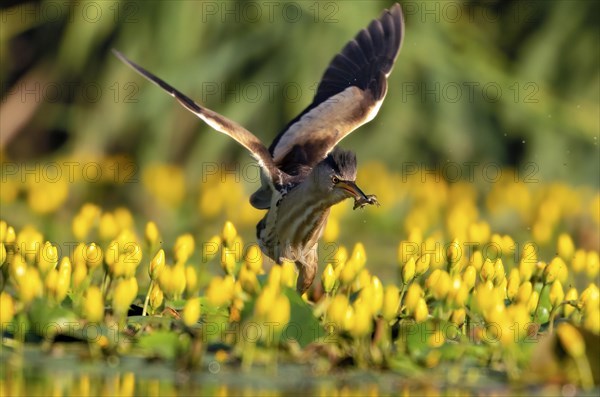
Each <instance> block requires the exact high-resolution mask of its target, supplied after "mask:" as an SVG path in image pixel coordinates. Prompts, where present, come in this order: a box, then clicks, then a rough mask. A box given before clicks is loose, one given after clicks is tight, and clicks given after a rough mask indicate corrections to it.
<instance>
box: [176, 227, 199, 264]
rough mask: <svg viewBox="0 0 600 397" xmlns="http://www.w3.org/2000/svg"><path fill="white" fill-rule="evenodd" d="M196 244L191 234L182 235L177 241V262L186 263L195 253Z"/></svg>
mask: <svg viewBox="0 0 600 397" xmlns="http://www.w3.org/2000/svg"><path fill="white" fill-rule="evenodd" d="M195 247H196V244H195V242H194V237H193V236H192V235H191V234H190V233H186V234H182V235H181V236H179V237H177V239H176V240H175V248H174V252H175V262H176V263H185V262H186V261H187V260H188V259H189V258H190V256H192V254H193V253H194V249H195Z"/></svg>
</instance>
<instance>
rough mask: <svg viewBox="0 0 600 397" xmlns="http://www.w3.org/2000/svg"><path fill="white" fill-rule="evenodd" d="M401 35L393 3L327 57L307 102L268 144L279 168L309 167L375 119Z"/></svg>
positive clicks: (400, 21) (399, 14)
mask: <svg viewBox="0 0 600 397" xmlns="http://www.w3.org/2000/svg"><path fill="white" fill-rule="evenodd" d="M403 36H404V21H403V16H402V10H401V8H400V5H399V4H395V5H394V6H393V7H391V8H390V9H389V10H385V11H384V12H383V14H382V15H381V17H380V18H379V19H375V20H373V21H372V22H371V23H370V24H369V26H368V27H367V28H366V29H362V30H361V31H360V32H358V34H357V35H356V37H355V38H354V39H353V40H352V41H350V42H349V43H348V44H346V46H345V47H344V48H343V50H342V51H341V52H340V53H339V54H338V55H336V56H335V57H334V58H333V60H332V61H331V63H330V64H329V67H328V68H327V70H326V71H325V74H324V75H323V78H322V79H321V82H320V83H319V86H318V88H317V93H316V95H315V97H314V99H313V102H312V103H311V104H310V105H309V106H308V107H307V108H306V109H305V110H304V111H303V112H302V113H301V114H300V115H299V116H298V117H296V118H295V119H294V120H292V121H291V122H290V123H289V124H288V125H287V126H286V128H285V129H284V130H283V131H282V132H281V133H280V134H279V135H278V136H277V137H276V138H275V140H274V141H273V143H272V144H271V146H270V148H269V151H270V152H271V154H272V155H273V160H274V161H275V164H276V165H277V166H278V167H279V168H280V169H281V170H283V171H284V172H287V173H290V174H295V173H296V172H297V170H298V169H300V168H301V167H303V166H308V167H312V166H314V165H315V164H316V163H318V162H319V161H321V160H322V159H323V158H324V157H326V156H327V154H328V153H329V152H330V151H331V150H332V149H333V148H334V147H335V145H336V144H337V143H338V142H339V141H340V140H342V139H343V138H344V137H346V136H347V135H348V134H349V133H351V132H352V131H354V130H355V129H356V128H358V127H360V126H361V125H363V124H365V123H367V122H369V121H371V120H372V119H373V118H374V117H375V115H376V114H377V112H378V111H379V107H380V106H381V104H382V102H383V99H384V97H385V94H386V92H387V77H388V76H389V74H390V72H391V71H392V67H393V66H394V61H395V60H396V57H397V56H398V52H399V51H400V47H401V44H402V38H403Z"/></svg>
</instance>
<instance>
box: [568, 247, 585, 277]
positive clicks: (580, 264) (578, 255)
mask: <svg viewBox="0 0 600 397" xmlns="http://www.w3.org/2000/svg"><path fill="white" fill-rule="evenodd" d="M586 260H587V256H586V254H585V250H582V249H578V250H577V251H575V255H573V259H572V260H571V268H572V269H573V271H574V272H575V273H579V272H582V271H583V270H584V269H585V265H586Z"/></svg>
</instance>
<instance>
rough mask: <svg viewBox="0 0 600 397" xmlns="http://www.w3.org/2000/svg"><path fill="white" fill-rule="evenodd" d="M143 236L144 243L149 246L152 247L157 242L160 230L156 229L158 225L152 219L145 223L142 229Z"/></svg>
mask: <svg viewBox="0 0 600 397" xmlns="http://www.w3.org/2000/svg"><path fill="white" fill-rule="evenodd" d="M144 237H145V238H146V243H147V244H148V246H150V247H154V246H156V245H157V244H158V243H159V241H160V232H159V231H158V226H156V223H154V222H152V221H150V222H148V223H146V228H145V229H144Z"/></svg>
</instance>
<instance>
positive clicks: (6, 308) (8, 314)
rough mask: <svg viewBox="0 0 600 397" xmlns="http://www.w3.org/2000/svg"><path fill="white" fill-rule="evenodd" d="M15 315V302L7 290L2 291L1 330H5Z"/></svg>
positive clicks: (0, 300) (0, 297) (0, 305)
mask: <svg viewBox="0 0 600 397" xmlns="http://www.w3.org/2000/svg"><path fill="white" fill-rule="evenodd" d="M14 316H15V302H14V301H13V298H12V296H10V295H9V294H7V293H6V292H1V293H0V330H2V331H3V330H4V328H6V327H7V326H8V325H9V323H10V322H11V321H12V320H13V317H14Z"/></svg>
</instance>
